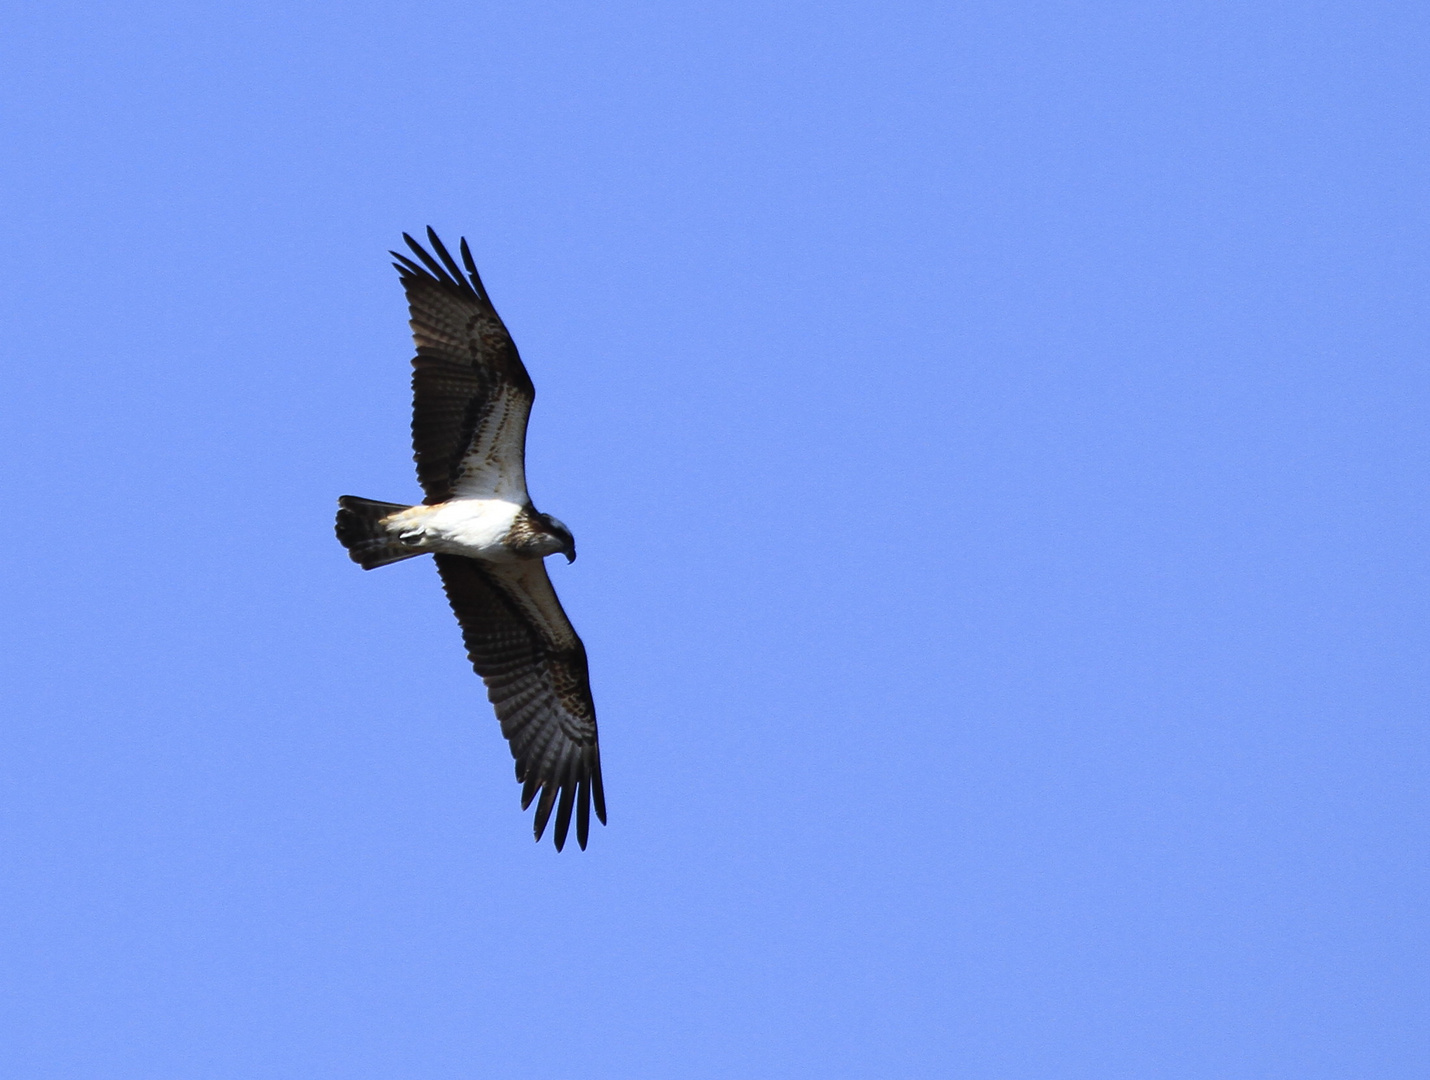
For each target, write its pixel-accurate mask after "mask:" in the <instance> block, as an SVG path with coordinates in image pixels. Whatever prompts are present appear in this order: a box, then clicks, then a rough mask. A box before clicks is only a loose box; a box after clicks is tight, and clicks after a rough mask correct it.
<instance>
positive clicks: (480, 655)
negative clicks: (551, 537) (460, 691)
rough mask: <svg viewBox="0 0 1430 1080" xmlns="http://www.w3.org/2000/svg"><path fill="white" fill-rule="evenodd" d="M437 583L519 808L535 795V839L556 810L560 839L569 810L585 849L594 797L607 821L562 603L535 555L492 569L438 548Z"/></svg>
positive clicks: (586, 691) (591, 710) (581, 660)
mask: <svg viewBox="0 0 1430 1080" xmlns="http://www.w3.org/2000/svg"><path fill="white" fill-rule="evenodd" d="M435 558H436V560H437V569H438V571H439V572H440V573H441V575H442V587H443V588H444V589H445V590H446V592H447V599H448V601H449V602H450V603H451V605H452V610H453V612H455V613H456V616H457V621H458V622H459V623H461V625H462V639H463V641H465V643H466V646H467V656H468V657H469V658H470V659H471V661H472V666H473V667H474V668H476V671H477V674H478V675H480V676H481V677H482V681H483V682H485V683H486V684H487V697H488V698H489V699H490V700H491V703H492V705H493V706H494V707H495V709H496V714H497V719H498V720H500V721H501V729H502V734H503V735H505V736H506V738H507V741H508V743H510V745H511V753H512V757H514V758H515V759H516V778H517V780H519V781H520V782H521V783H522V785H523V787H522V793H521V808H522V809H523V810H525V809H526V808H527V807H528V806H530V805H531V802H532V800H533V799H534V798H537V796H538V794H539V795H540V798H539V799H537V803H536V819H535V821H534V823H533V824H534V831H535V833H536V839H537V840H540V839H541V836H542V833H543V832H545V830H546V823H547V821H548V819H549V818H550V817H551V812H552V809H553V808H555V810H556V827H555V833H554V839H555V841H556V849H557V850H558V851H559V850H561V848H562V847H563V846H564V845H565V843H566V834H567V830H568V829H569V827H570V824H571V816H572V812H573V810H574V811H575V816H576V842H577V843H578V844H580V845H581V847H582V848H584V847H585V846H586V838H587V835H588V834H589V832H590V827H591V804H592V803H593V802H594V803H595V807H596V816H597V817H598V818H600V820H601V823H602V824H603V825H604V824H605V822H606V796H605V791H604V788H603V787H602V784H601V752H600V747H599V745H598V743H597V741H596V708H595V705H594V703H593V702H592V700H591V684H590V679H589V677H588V675H587V670H586V649H585V647H584V646H583V645H582V644H581V639H580V638H579V637H577V636H576V631H575V630H573V629H572V627H571V623H570V621H569V620H568V619H567V618H566V615H565V613H564V612H563V611H562V610H561V604H560V602H559V601H558V600H557V599H556V591H555V590H554V589H553V588H552V587H551V580H550V579H549V578H548V577H547V576H546V567H545V565H544V564H543V563H542V562H541V561H540V560H531V561H529V562H522V563H515V564H511V565H510V566H495V565H488V564H484V563H479V562H477V561H476V560H474V559H467V558H463V557H462V556H460V555H437V556H435Z"/></svg>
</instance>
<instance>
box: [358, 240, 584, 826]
mask: <svg viewBox="0 0 1430 1080" xmlns="http://www.w3.org/2000/svg"><path fill="white" fill-rule="evenodd" d="M402 238H403V239H404V240H406V241H407V246H408V247H410V248H411V249H412V254H413V255H415V256H416V259H415V260H414V259H411V258H408V257H407V256H406V255H399V254H398V253H397V252H395V251H394V252H392V255H393V257H394V258H395V259H396V260H397V262H395V263H394V264H393V265H394V266H395V267H396V268H397V272H398V273H399V274H400V275H401V278H402V287H403V289H405V290H406V292H407V303H408V308H409V310H410V312H411V315H412V322H411V325H412V336H413V338H414V340H415V341H416V343H417V356H416V357H415V358H414V359H413V361H412V367H413V369H414V370H413V373H412V447H413V452H414V457H415V458H416V461H417V479H418V482H419V483H421V485H422V490H423V491H424V492H426V494H427V497H426V498H425V499H423V500H422V502H421V503H420V504H418V505H417V506H406V505H403V504H401V503H385V502H375V501H373V500H372V499H360V498H357V497H356V496H353V495H344V496H343V497H342V498H340V499H339V500H338V508H339V509H338V524H337V533H338V539H339V540H340V541H342V544H343V546H344V547H345V548H347V549H348V554H349V556H351V558H352V560H353V561H354V562H356V563H359V564H361V566H362V568H363V569H364V570H371V569H373V568H374V567H377V566H386V565H387V564H388V563H393V562H398V561H400V560H402V559H411V558H413V557H415V556H418V555H425V554H428V553H431V555H432V557H433V558H434V559H435V560H436V562H437V572H438V573H439V574H440V575H441V577H442V587H443V588H444V589H445V590H446V592H447V599H448V601H449V602H450V603H451V605H452V610H453V612H455V613H456V616H457V621H458V622H459V623H461V625H462V638H463V640H464V641H465V643H466V646H467V655H468V657H470V659H471V661H472V666H473V667H474V668H476V670H477V674H478V675H480V676H481V677H482V680H483V681H484V682H485V683H486V685H487V696H488V698H490V699H491V703H492V705H493V706H494V707H495V709H496V714H497V719H498V720H500V721H501V729H502V734H503V735H505V736H506V738H507V741H508V742H509V743H510V744H511V753H512V757H514V758H515V759H516V778H517V780H518V781H520V782H521V784H522V785H523V786H522V791H521V808H522V809H523V810H525V809H526V808H527V807H528V806H530V805H531V802H532V800H533V799H535V800H536V819H535V833H536V839H537V841H538V842H540V840H541V835H542V833H543V832H545V830H546V823H547V821H548V820H549V819H550V817H551V812H552V810H553V809H554V810H555V811H556V828H555V832H554V839H555V841H556V850H557V851H560V850H561V848H562V847H563V846H564V845H565V843H566V834H567V830H568V829H569V828H570V825H571V815H572V811H573V810H574V811H575V815H576V842H577V843H579V844H580V845H581V847H582V848H585V846H586V837H587V835H588V833H589V832H590V828H591V804H592V803H593V802H594V803H595V806H596V816H597V817H598V818H600V819H601V823H602V824H603V825H604V824H605V822H606V797H605V792H604V791H603V790H602V787H601V752H600V748H599V747H598V746H597V743H596V709H595V706H594V704H593V703H592V701H591V683H590V679H589V676H588V675H587V670H586V649H585V647H584V646H583V645H582V644H581V639H580V638H579V637H577V636H576V631H575V630H574V629H572V627H571V622H570V620H569V619H567V618H566V613H565V612H564V611H563V610H562V609H561V602H560V601H559V600H557V599H556V590H555V589H553V588H552V587H551V579H550V578H548V577H547V576H546V564H545V562H544V561H543V560H544V559H545V557H546V556H547V555H555V554H558V553H559V554H562V555H565V556H566V560H567V561H568V562H572V561H574V560H575V558H576V542H575V541H574V540H573V539H572V538H571V530H570V529H568V528H567V527H566V526H565V525H563V524H561V522H559V521H557V520H556V518H554V517H552V516H551V515H550V514H543V513H541V512H539V511H538V510H537V509H536V507H534V506H532V505H531V496H529V495H528V494H527V493H526V420H527V416H528V415H529V414H530V412H531V402H532V399H533V398H534V397H535V396H536V390H535V388H534V387H533V386H532V384H531V377H530V376H529V375H528V374H527V373H526V368H525V367H524V366H523V365H522V362H521V357H520V356H518V355H517V352H516V345H515V344H514V343H513V342H512V340H511V335H510V334H508V333H507V329H506V326H505V325H503V323H502V321H501V317H500V316H499V315H498V314H497V313H496V309H495V308H493V307H492V302H491V300H490V298H488V296H487V290H486V288H485V287H484V286H483V285H482V279H481V278H480V277H479V276H478V274H477V267H476V263H474V262H473V261H472V253H471V251H470V250H469V249H468V247H467V241H466V240H465V239H464V240H463V241H462V242H461V246H460V248H459V250H460V252H461V256H462V266H460V267H459V266H458V265H457V261H456V259H454V258H453V257H452V255H451V253H450V252H448V250H447V249H446V247H444V246H443V244H442V241H441V240H439V239H438V238H437V234H436V233H435V232H433V231H432V230H431V229H430V228H429V229H428V230H427V239H428V241H429V242H430V243H431V246H432V252H433V253H435V256H434V254H433V253H429V252H428V251H427V250H426V249H424V248H423V247H422V245H421V244H419V243H418V242H417V241H416V240H414V239H412V237H410V236H408V235H407V234H406V233H403V236H402ZM463 268H465V273H464V272H463Z"/></svg>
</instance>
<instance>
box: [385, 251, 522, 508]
mask: <svg viewBox="0 0 1430 1080" xmlns="http://www.w3.org/2000/svg"><path fill="white" fill-rule="evenodd" d="M402 238H403V239H404V240H406V241H407V245H408V247H410V248H411V249H412V252H413V254H414V255H416V256H417V260H416V261H414V260H413V259H410V258H408V257H407V256H406V255H402V254H399V253H398V252H395V251H394V252H392V255H393V257H394V258H395V259H396V260H397V262H395V263H394V264H393V265H394V266H395V267H396V268H397V271H398V273H399V274H400V275H401V277H402V287H403V290H404V291H405V292H406V293H407V304H408V310H409V311H410V313H411V326H412V336H413V339H414V340H415V341H416V344H417V355H416V356H415V357H414V358H413V360H412V367H413V372H412V450H413V456H414V458H415V459H416V461H417V479H418V482H419V483H421V485H422V490H423V491H424V492H426V495H427V497H426V499H425V500H424V501H425V502H427V503H428V504H432V503H439V502H445V501H446V500H448V499H450V498H452V497H453V496H457V495H460V496H466V497H471V498H505V499H510V500H511V501H513V502H518V503H523V502H526V501H527V494H526V464H525V459H526V422H527V418H528V416H529V415H530V413H531V403H532V400H533V399H534V398H535V397H536V389H535V387H533V386H532V383H531V377H530V376H529V375H528V374H527V372H526V368H525V366H524V365H523V364H522V362H521V357H520V355H519V354H518V353H517V350H516V344H515V342H513V341H512V339H511V334H509V333H508V332H507V329H506V326H505V324H504V323H503V322H502V320H501V316H499V315H498V314H497V312H496V309H495V308H494V307H493V306H492V303H491V298H490V297H489V296H488V295H487V291H486V288H485V287H484V286H483V285H482V279H481V277H480V276H479V275H478V273H477V267H476V263H475V262H474V261H473V259H472V253H471V249H469V248H468V247H467V241H466V240H465V239H463V240H462V241H461V244H460V247H459V250H460V252H461V255H462V263H463V264H464V265H465V267H466V272H465V273H463V270H462V268H461V267H459V266H458V265H457V261H456V259H454V258H453V257H452V255H451V253H450V252H449V251H448V250H447V248H446V246H445V245H444V244H443V243H442V241H441V240H440V239H438V237H437V234H436V233H435V232H434V231H433V230H432V229H430V228H429V229H428V230H427V239H428V241H429V242H430V243H431V245H432V249H433V251H435V252H436V255H435V256H433V255H432V254H430V253H429V252H428V251H427V250H426V249H425V248H424V247H423V246H422V245H421V244H419V243H418V242H417V241H416V240H414V239H413V238H412V237H411V236H408V235H407V234H406V233H403V234H402Z"/></svg>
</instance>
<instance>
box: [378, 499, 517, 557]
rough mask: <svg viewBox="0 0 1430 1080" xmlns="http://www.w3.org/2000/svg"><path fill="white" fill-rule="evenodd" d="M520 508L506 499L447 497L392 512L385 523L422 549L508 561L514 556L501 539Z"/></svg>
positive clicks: (407, 541) (404, 538) (405, 540)
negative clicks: (398, 512)
mask: <svg viewBox="0 0 1430 1080" xmlns="http://www.w3.org/2000/svg"><path fill="white" fill-rule="evenodd" d="M520 512H521V505H520V504H519V503H514V502H509V501H508V500H506V499H448V500H447V501H446V502H444V503H438V504H437V505H436V506H414V507H412V508H411V509H409V510H404V511H402V513H400V514H393V515H392V517H390V518H388V519H387V527H388V529H389V530H390V531H392V532H395V533H397V534H398V535H399V536H401V537H402V539H403V541H404V542H405V543H408V544H412V545H413V546H415V547H420V548H422V549H423V550H424V551H441V552H445V553H446V554H448V555H465V556H467V557H468V558H471V559H484V560H486V561H488V562H509V561H511V560H512V559H513V558H514V556H513V555H512V553H511V551H510V550H508V548H507V547H506V545H505V544H504V543H503V542H502V541H503V540H504V539H505V538H506V535H507V533H509V532H510V531H511V525H512V522H513V521H514V520H515V519H516V515H517V514H519V513H520Z"/></svg>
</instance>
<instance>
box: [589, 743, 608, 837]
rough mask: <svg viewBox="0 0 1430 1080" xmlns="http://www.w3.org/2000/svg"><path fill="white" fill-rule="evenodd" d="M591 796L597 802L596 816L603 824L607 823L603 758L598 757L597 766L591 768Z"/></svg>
mask: <svg viewBox="0 0 1430 1080" xmlns="http://www.w3.org/2000/svg"><path fill="white" fill-rule="evenodd" d="M591 796H592V798H593V799H594V800H595V802H596V816H597V817H598V818H600V819H601V824H602V825H604V824H605V823H606V785H605V784H603V783H601V758H600V756H599V754H598V755H597V757H596V765H595V768H593V769H592V770H591Z"/></svg>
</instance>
